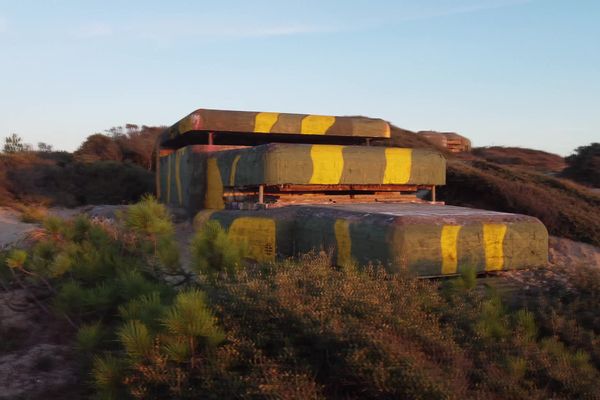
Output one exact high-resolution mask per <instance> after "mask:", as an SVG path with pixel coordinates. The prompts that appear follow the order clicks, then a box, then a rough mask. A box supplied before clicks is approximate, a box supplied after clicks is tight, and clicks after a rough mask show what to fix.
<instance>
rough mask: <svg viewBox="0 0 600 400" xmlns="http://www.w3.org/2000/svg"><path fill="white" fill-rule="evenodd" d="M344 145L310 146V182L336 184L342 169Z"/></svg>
mask: <svg viewBox="0 0 600 400" xmlns="http://www.w3.org/2000/svg"><path fill="white" fill-rule="evenodd" d="M343 149H344V146H336V145H319V144H315V145H313V146H311V148H310V158H311V159H312V167H313V170H312V176H311V178H310V182H309V183H311V184H322V185H329V184H338V183H340V179H341V178H342V172H343V170H344V155H343V153H342V151H343Z"/></svg>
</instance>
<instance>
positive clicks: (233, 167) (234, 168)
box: [229, 154, 240, 186]
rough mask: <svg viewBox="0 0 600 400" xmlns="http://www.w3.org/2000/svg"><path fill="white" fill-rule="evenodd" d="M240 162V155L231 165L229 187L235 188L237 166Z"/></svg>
mask: <svg viewBox="0 0 600 400" xmlns="http://www.w3.org/2000/svg"><path fill="white" fill-rule="evenodd" d="M239 161H240V155H239V154H238V155H237V156H235V158H234V159H233V162H232V163H231V172H230V173H229V186H235V173H236V171H237V165H238V162H239Z"/></svg>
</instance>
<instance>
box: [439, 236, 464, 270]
mask: <svg viewBox="0 0 600 400" xmlns="http://www.w3.org/2000/svg"><path fill="white" fill-rule="evenodd" d="M460 228H461V226H460V225H444V226H443V227H442V235H441V238H440V245H441V248H442V274H443V275H446V274H455V273H456V272H457V270H458V246H457V244H458V233H459V232H460Z"/></svg>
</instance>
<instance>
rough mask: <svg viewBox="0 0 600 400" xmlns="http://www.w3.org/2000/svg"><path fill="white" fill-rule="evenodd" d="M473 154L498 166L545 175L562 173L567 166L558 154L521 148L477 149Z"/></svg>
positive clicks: (493, 147)
mask: <svg viewBox="0 0 600 400" xmlns="http://www.w3.org/2000/svg"><path fill="white" fill-rule="evenodd" d="M472 154H473V155H474V156H476V157H480V158H483V159H484V160H486V161H489V162H493V163H496V164H501V165H511V166H515V167H520V168H529V169H533V170H535V171H539V172H545V173H555V174H557V173H560V172H561V171H562V170H563V169H565V167H566V165H567V164H566V162H565V159H564V158H563V157H561V156H559V155H558V154H552V153H548V152H545V151H541V150H533V149H526V148H521V147H501V146H491V147H476V148H474V149H473V151H472Z"/></svg>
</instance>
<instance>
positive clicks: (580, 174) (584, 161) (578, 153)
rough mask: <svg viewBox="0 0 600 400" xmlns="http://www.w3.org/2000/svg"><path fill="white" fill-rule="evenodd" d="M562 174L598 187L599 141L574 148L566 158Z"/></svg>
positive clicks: (599, 172)
mask: <svg viewBox="0 0 600 400" xmlns="http://www.w3.org/2000/svg"><path fill="white" fill-rule="evenodd" d="M565 160H566V161H567V163H568V164H569V166H568V167H567V169H566V170H565V171H564V175H565V176H568V177H569V178H572V179H574V180H576V181H578V182H581V183H583V184H586V185H590V186H595V187H600V143H591V144H589V145H587V146H581V147H578V148H577V149H575V153H574V154H572V155H570V156H568V157H567V158H566V159H565Z"/></svg>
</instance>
